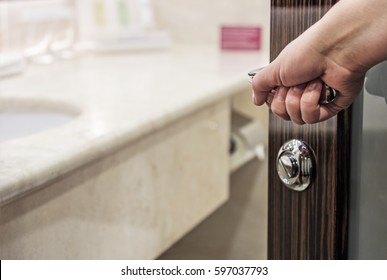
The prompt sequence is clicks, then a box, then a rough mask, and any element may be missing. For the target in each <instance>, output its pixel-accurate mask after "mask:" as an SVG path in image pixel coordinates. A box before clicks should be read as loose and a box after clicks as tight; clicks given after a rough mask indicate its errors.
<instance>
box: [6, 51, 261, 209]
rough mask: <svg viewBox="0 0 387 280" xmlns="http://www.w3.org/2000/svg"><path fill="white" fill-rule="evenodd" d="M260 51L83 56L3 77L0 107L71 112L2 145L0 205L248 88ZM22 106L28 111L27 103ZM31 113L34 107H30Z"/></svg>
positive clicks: (259, 57) (259, 63) (158, 52)
mask: <svg viewBox="0 0 387 280" xmlns="http://www.w3.org/2000/svg"><path fill="white" fill-rule="evenodd" d="M267 57H268V56H267V55H265V54H264V53H258V52H253V53H248V52H247V53H245V52H239V53H238V52H219V51H217V50H216V48H213V47H184V46H180V47H174V48H173V49H168V50H160V51H152V52H135V53H126V54H125V53H121V54H111V55H106V54H105V55H84V56H82V57H80V58H78V59H76V60H72V61H61V62H56V63H54V64H52V65H50V66H31V67H30V68H29V69H28V70H27V71H26V72H25V73H23V74H22V75H20V76H15V77H12V78H8V79H2V80H0V100H1V102H2V103H3V105H4V104H7V103H15V104H18V103H21V104H27V105H28V104H30V105H28V106H30V107H32V108H33V107H37V110H39V108H49V109H50V110H54V111H55V110H56V109H58V110H60V111H64V110H65V111H68V112H70V113H71V114H77V116H76V117H75V118H74V119H73V120H71V121H69V122H68V123H66V124H64V125H62V126H58V127H56V128H53V129H50V130H47V131H44V132H40V133H37V134H33V135H30V136H27V137H22V138H19V139H14V140H10V141H5V142H0V166H1V168H0V204H6V203H7V202H9V201H11V200H12V199H14V198H16V197H20V196H21V195H23V194H24V193H28V192H30V191H31V190H33V189H36V188H39V187H40V186H42V185H44V184H45V183H47V182H49V181H50V180H53V179H55V178H57V177H60V176H63V175H64V174H66V173H68V172H71V171H72V170H74V169H76V168H78V167H80V166H82V165H85V164H86V163H88V162H91V161H93V160H95V159H97V158H100V157H103V156H104V155H107V154H109V153H111V152H112V151H116V150H118V149H120V148H121V147H123V146H125V145H128V144H129V143H130V142H131V141H134V140H135V139H138V138H139V137H141V136H143V135H145V134H148V133H151V132H152V131H156V130H159V129H162V128H163V126H165V125H167V124H169V123H171V122H173V121H174V120H177V119H179V118H181V117H183V116H186V115H189V114H190V113H192V112H194V111H196V110H198V109H200V108H203V107H205V106H206V105H208V104H211V103H214V102H216V101H217V100H221V99H224V98H225V97H227V96H230V95H232V94H234V93H236V92H240V91H241V90H245V89H246V90H248V88H249V83H248V81H247V77H246V72H247V71H248V70H249V69H251V68H254V67H260V66H262V65H265V63H267ZM27 105H26V106H27ZM30 109H31V108H30Z"/></svg>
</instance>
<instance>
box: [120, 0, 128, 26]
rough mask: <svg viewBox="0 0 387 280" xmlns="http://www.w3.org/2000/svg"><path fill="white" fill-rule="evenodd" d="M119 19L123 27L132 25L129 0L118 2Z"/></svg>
mask: <svg viewBox="0 0 387 280" xmlns="http://www.w3.org/2000/svg"><path fill="white" fill-rule="evenodd" d="M117 15H118V17H117V19H118V24H119V25H120V26H121V27H127V26H129V23H130V17H129V5H128V0H117Z"/></svg>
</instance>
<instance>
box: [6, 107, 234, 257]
mask: <svg viewBox="0 0 387 280" xmlns="http://www.w3.org/2000/svg"><path fill="white" fill-rule="evenodd" d="M230 107H231V106H230V100H228V99H224V100H222V101H217V103H214V104H211V105H207V106H206V107H204V108H202V109H200V110H197V111H195V112H194V113H191V114H189V115H187V116H185V117H183V118H181V119H179V120H177V121H175V122H173V123H170V124H168V125H166V126H164V127H162V128H160V129H157V130H155V131H152V132H151V133H149V134H147V135H143V136H142V137H141V138H139V139H137V140H135V141H133V142H131V143H127V145H126V146H125V147H122V148H120V149H119V150H116V151H115V152H114V153H112V154H110V155H109V156H106V157H104V158H100V159H98V160H95V161H94V162H91V163H89V164H87V165H85V166H83V167H81V168H78V169H76V170H74V171H72V172H71V173H68V174H66V175H63V176H61V177H60V178H57V179H55V180H52V181H51V182H49V183H46V184H45V185H44V186H41V188H39V190H37V191H34V192H32V193H30V194H28V195H26V196H24V197H21V198H19V199H16V200H14V201H12V202H10V203H8V204H6V205H4V206H2V207H1V211H0V259H153V258H156V257H157V256H158V255H159V254H161V253H162V252H163V251H164V250H165V249H167V248H168V247H170V246H171V245H172V244H174V243H175V242H176V241H177V240H178V239H180V238H181V237H182V236H183V235H185V234H186V233H187V232H189V231H190V230H191V229H192V228H194V227H195V226H196V225H197V224H198V223H200V222H201V221H202V220H204V219H205V218H206V217H207V216H208V215H209V214H210V213H212V212H213V211H214V210H215V209H217V208H218V207H219V206H220V205H221V204H223V203H224V202H225V201H226V200H227V199H228V196H229V155H228V150H229V134H230Z"/></svg>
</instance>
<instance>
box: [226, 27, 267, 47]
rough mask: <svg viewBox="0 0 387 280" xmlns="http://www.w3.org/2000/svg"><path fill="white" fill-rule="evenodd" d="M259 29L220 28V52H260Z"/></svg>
mask: <svg viewBox="0 0 387 280" xmlns="http://www.w3.org/2000/svg"><path fill="white" fill-rule="evenodd" d="M261 33H262V32H261V28H260V27H245V26H222V27H221V48H222V50H260V49H261Z"/></svg>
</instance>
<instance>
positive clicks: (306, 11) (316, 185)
mask: <svg viewBox="0 0 387 280" xmlns="http://www.w3.org/2000/svg"><path fill="white" fill-rule="evenodd" d="M335 2H336V1H332V0H320V1H312V0H299V1H296V0H272V11H271V60H273V59H274V58H275V57H276V56H277V55H278V54H279V53H280V52H281V50H282V49H283V48H284V47H285V46H286V45H287V44H288V43H289V42H291V41H292V40H293V39H295V38H296V37H297V36H298V35H299V34H301V33H302V32H303V31H304V30H305V29H307V28H308V27H309V26H311V25H312V24H313V23H314V22H316V21H317V20H318V19H320V18H321V17H322V16H323V15H324V13H325V12H326V11H327V10H328V9H329V8H330V7H331V6H332V5H333V4H335ZM305 59H307V58H305ZM350 117H351V110H350V109H348V110H346V111H344V112H341V113H340V114H339V115H338V116H337V117H334V118H332V119H330V120H328V121H326V122H323V123H320V124H315V125H304V126H298V125H295V124H292V123H291V122H286V121H282V120H281V119H279V118H277V117H276V116H274V115H273V114H271V115H270V133H269V140H270V141H269V143H270V147H269V149H270V152H269V232H268V257H269V259H344V258H346V254H347V253H346V252H347V227H348V189H349V152H350V145H349V141H350ZM291 139H302V140H303V141H305V142H306V143H308V144H309V146H310V147H311V148H312V149H313V150H314V152H315V155H316V166H317V169H316V176H315V179H314V181H313V183H312V184H311V186H310V187H309V188H308V189H307V190H305V191H303V192H296V191H292V190H290V189H288V188H286V187H285V186H284V185H283V184H282V183H281V181H280V180H279V178H278V175H277V171H276V164H277V163H276V157H277V153H278V151H279V149H280V147H281V146H282V145H283V144H284V143H285V142H287V141H288V140H291Z"/></svg>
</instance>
